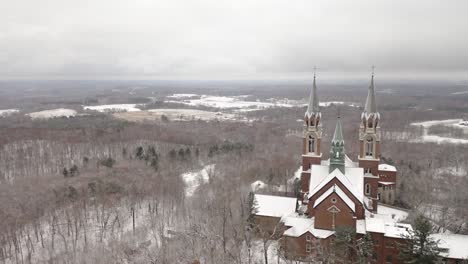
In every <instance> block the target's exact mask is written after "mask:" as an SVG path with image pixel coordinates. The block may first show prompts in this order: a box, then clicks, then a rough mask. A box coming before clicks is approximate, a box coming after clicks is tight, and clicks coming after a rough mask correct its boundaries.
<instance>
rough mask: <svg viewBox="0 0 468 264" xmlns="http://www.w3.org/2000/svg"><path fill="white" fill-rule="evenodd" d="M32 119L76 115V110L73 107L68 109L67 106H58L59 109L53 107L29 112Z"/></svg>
mask: <svg viewBox="0 0 468 264" xmlns="http://www.w3.org/2000/svg"><path fill="white" fill-rule="evenodd" d="M27 115H28V116H30V117H31V118H32V119H49V118H56V117H67V118H68V117H73V116H76V111H75V110H73V109H66V108H58V109H51V110H44V111H39V112H34V113H29V114H27Z"/></svg>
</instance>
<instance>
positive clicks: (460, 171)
mask: <svg viewBox="0 0 468 264" xmlns="http://www.w3.org/2000/svg"><path fill="white" fill-rule="evenodd" d="M436 174H437V175H441V174H450V175H453V176H459V177H461V176H465V175H467V174H468V172H467V171H466V169H465V168H464V167H462V166H459V167H458V168H456V167H442V168H438V169H436Z"/></svg>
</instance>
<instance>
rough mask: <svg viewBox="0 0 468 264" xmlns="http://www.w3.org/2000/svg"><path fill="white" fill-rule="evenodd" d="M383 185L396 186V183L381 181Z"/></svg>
mask: <svg viewBox="0 0 468 264" xmlns="http://www.w3.org/2000/svg"><path fill="white" fill-rule="evenodd" d="M379 183H380V184H382V185H395V182H386V181H379Z"/></svg>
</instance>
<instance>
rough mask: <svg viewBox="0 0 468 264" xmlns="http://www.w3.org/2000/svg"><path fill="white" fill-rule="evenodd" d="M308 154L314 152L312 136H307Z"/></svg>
mask: <svg viewBox="0 0 468 264" xmlns="http://www.w3.org/2000/svg"><path fill="white" fill-rule="evenodd" d="M309 152H312V153H313V152H315V138H314V137H313V136H309Z"/></svg>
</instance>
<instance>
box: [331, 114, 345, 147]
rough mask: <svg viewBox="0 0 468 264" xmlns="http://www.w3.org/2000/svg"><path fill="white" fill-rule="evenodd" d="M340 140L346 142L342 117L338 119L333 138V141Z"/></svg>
mask: <svg viewBox="0 0 468 264" xmlns="http://www.w3.org/2000/svg"><path fill="white" fill-rule="evenodd" d="M338 142H343V143H344V137H343V129H342V128H341V120H340V117H338V120H337V121H336V127H335V133H334V134H333V139H332V143H338Z"/></svg>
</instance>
